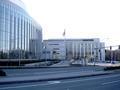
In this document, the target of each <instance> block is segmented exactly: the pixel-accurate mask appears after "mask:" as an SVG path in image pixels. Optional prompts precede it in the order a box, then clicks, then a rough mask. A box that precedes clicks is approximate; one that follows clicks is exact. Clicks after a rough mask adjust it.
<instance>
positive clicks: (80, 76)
mask: <svg viewBox="0 0 120 90" xmlns="http://www.w3.org/2000/svg"><path fill="white" fill-rule="evenodd" d="M112 73H113V72H106V73H99V74H89V75H76V76H69V77H67V76H66V77H56V78H45V79H38V80H19V81H4V82H0V85H6V84H17V83H30V82H43V81H51V80H62V79H74V78H82V77H91V76H101V75H109V74H112Z"/></svg>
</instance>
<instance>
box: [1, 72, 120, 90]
mask: <svg viewBox="0 0 120 90" xmlns="http://www.w3.org/2000/svg"><path fill="white" fill-rule="evenodd" d="M0 90H120V73H119V74H110V75H102V76H94V77H86V78H76V79H68V80H59V81H57V80H56V81H46V82H36V83H35V82H34V83H22V84H9V85H0Z"/></svg>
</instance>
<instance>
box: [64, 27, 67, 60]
mask: <svg viewBox="0 0 120 90" xmlns="http://www.w3.org/2000/svg"><path fill="white" fill-rule="evenodd" d="M63 37H64V44H65V60H66V59H67V58H66V55H67V54H66V53H67V49H66V30H65V29H64V32H63Z"/></svg>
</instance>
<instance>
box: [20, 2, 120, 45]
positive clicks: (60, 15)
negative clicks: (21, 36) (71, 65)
mask: <svg viewBox="0 0 120 90" xmlns="http://www.w3.org/2000/svg"><path fill="white" fill-rule="evenodd" d="M22 1H23V2H24V3H25V5H26V6H27V10H28V12H29V13H30V15H31V16H32V17H33V18H35V20H37V22H39V23H40V24H41V26H42V28H43V39H51V38H63V36H62V33H63V32H64V29H66V38H100V39H101V41H104V42H106V45H117V44H120V39H119V38H120V0H22Z"/></svg>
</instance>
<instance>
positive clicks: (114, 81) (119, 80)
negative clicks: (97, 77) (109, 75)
mask: <svg viewBox="0 0 120 90" xmlns="http://www.w3.org/2000/svg"><path fill="white" fill-rule="evenodd" d="M117 82H120V80H116V81H111V82H106V83H102V85H107V84H113V83H117Z"/></svg>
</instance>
